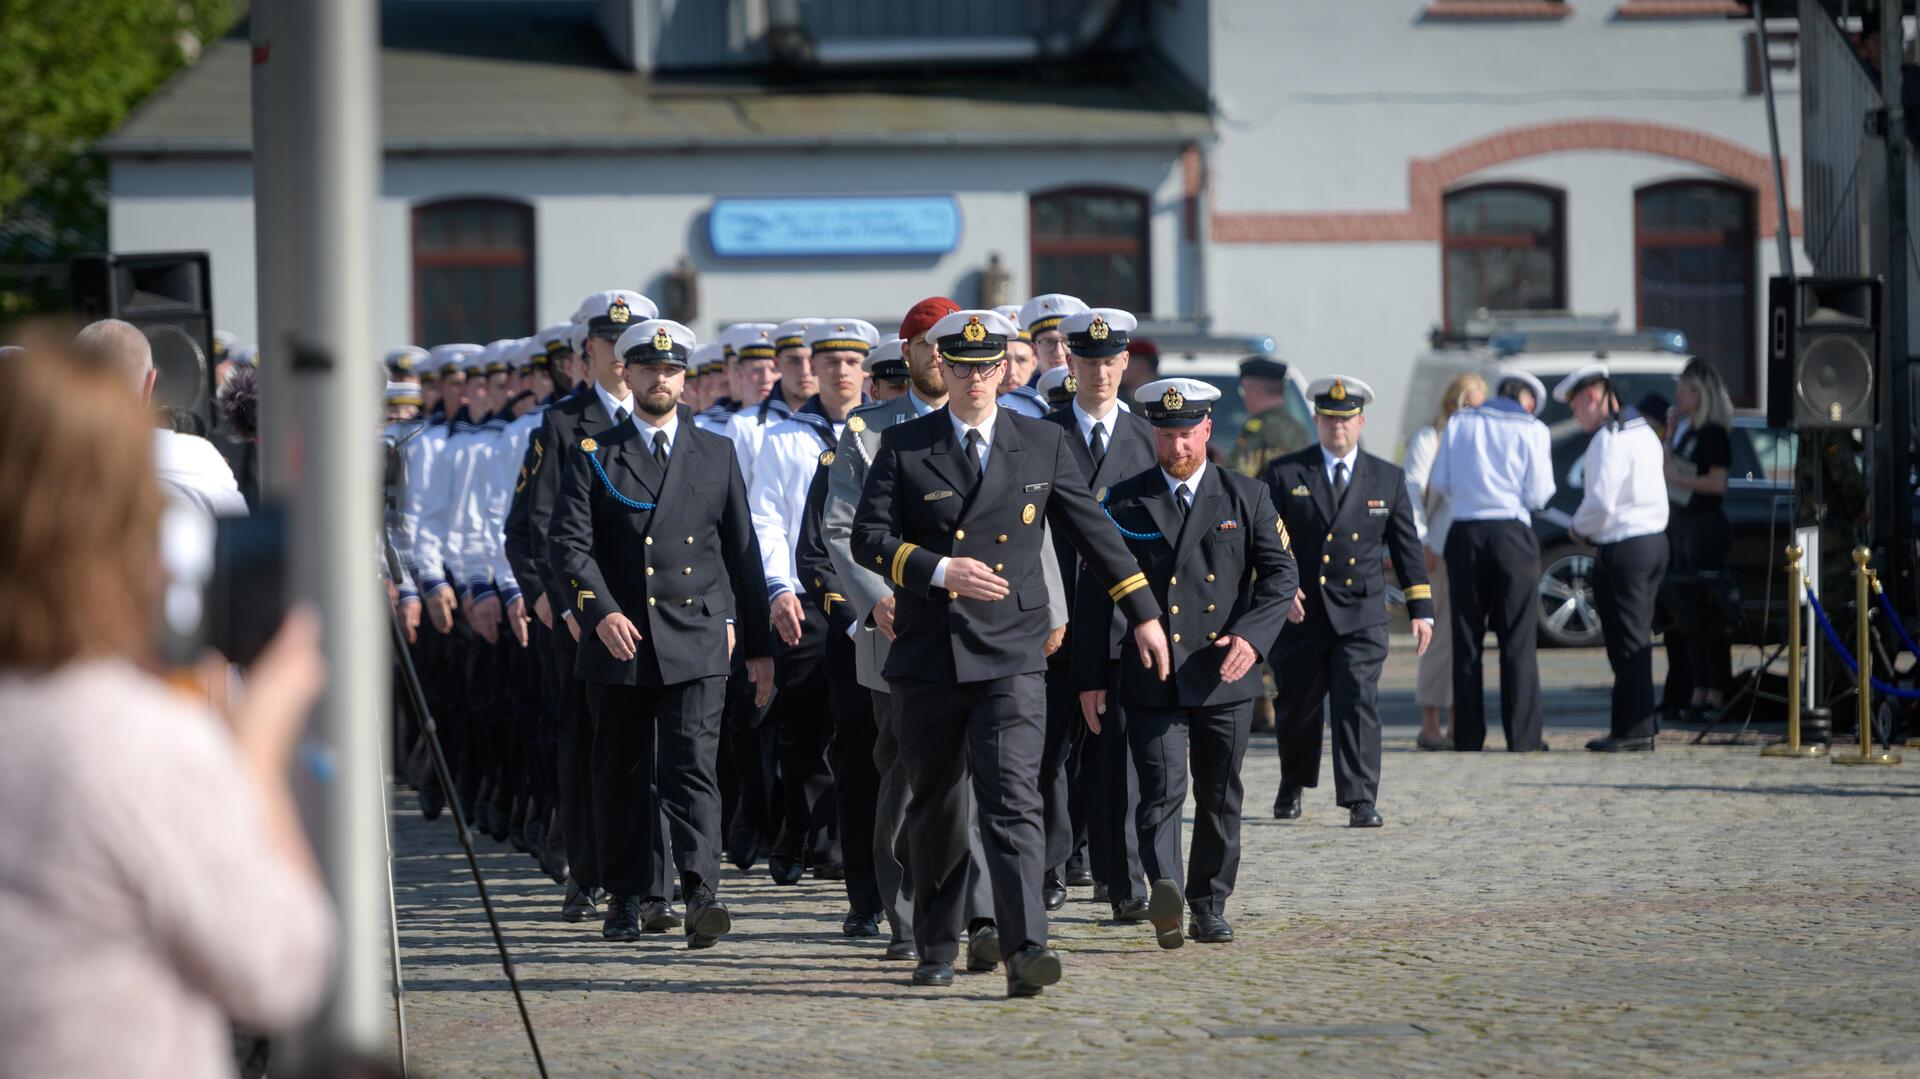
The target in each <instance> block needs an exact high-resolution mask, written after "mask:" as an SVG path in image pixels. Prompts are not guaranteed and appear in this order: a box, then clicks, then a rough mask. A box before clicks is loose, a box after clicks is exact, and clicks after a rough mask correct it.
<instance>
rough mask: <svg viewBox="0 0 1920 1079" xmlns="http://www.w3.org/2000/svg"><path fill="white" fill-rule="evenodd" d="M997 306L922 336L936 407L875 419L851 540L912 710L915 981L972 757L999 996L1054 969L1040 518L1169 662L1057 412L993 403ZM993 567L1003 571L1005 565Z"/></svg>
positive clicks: (1155, 654) (951, 942)
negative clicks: (943, 395) (1020, 410)
mask: <svg viewBox="0 0 1920 1079" xmlns="http://www.w3.org/2000/svg"><path fill="white" fill-rule="evenodd" d="M1018 332H1019V331H1018V330H1017V329H1016V328H1015V327H1014V325H1013V324H1012V323H1011V322H1009V321H1008V320H1007V319H1006V318H1005V317H1003V316H1001V315H999V314H996V313H995V312H992V311H977V310H976V311H956V312H954V313H953V314H950V315H947V316H946V317H945V318H942V319H941V320H940V321H939V322H938V323H936V324H935V325H934V327H933V329H932V330H930V331H928V335H929V336H930V337H932V338H933V340H934V343H935V345H936V346H937V347H938V349H939V351H940V355H941V359H942V360H943V361H944V364H945V371H944V373H945V375H946V377H947V379H948V380H949V381H948V384H949V386H950V387H951V392H950V393H949V395H948V399H947V407H946V408H945V409H944V410H941V411H938V412H934V413H932V414H929V415H927V416H923V417H921V418H919V419H915V420H909V421H907V422H906V423H903V424H899V425H897V426H894V427H891V428H889V429H887V431H886V432H884V433H883V434H882V435H881V438H880V450H879V453H878V454H877V455H876V458H875V460H874V462H873V467H872V470H871V471H870V472H869V473H868V475H867V481H866V487H865V489H864V491H863V492H862V493H861V496H860V503H859V507H858V509H857V510H856V512H855V514H854V526H853V537H852V545H851V546H852V551H853V555H854V557H855V559H856V560H857V561H859V562H861V563H862V564H866V565H871V566H875V567H879V568H884V569H885V570H886V572H887V575H888V578H889V579H890V580H892V582H893V584H894V597H895V604H896V606H895V612H894V623H893V624H894V631H895V637H894V643H893V648H892V650H891V652H890V654H889V655H888V657H887V666H886V675H887V677H888V679H889V681H890V682H891V683H892V685H893V688H894V692H895V693H896V694H898V695H899V696H900V697H901V703H900V707H901V709H902V712H903V713H904V714H905V715H908V716H911V717H912V720H913V722H912V726H911V728H910V729H909V730H907V731H906V732H905V733H906V737H905V738H904V739H903V741H902V743H901V747H900V750H901V755H902V756H903V758H904V759H905V760H906V762H907V773H908V778H909V782H910V785H911V788H912V795H911V798H910V800H909V803H908V808H907V818H908V828H909V829H910V833H911V834H910V847H911V855H912V860H913V881H914V938H915V946H916V947H917V949H918V951H919V956H920V965H919V967H918V968H917V969H916V970H915V971H914V982H915V984H918V985H950V984H952V981H953V962H954V959H955V958H956V956H957V954H958V942H959V938H960V929H961V919H962V898H963V897H962V891H963V883H964V881H965V863H966V860H967V841H966V836H967V821H966V799H965V797H964V796H963V793H962V791H963V789H964V787H965V785H966V780H967V775H968V766H971V769H972V775H973V786H974V790H975V792H976V794H977V796H978V798H979V800H980V813H981V817H982V826H981V833H982V839H983V840H984V841H985V844H986V855H987V866H988V872H989V875H990V877H991V879H992V882H993V896H994V911H995V915H996V918H995V920H996V922H997V923H998V926H999V934H1000V945H1001V948H1002V950H1003V953H1004V955H1005V961H1006V967H1007V993H1008V995H1009V996H1016V997H1021V996H1032V995H1035V994H1037V993H1039V992H1040V991H1041V989H1042V988H1043V987H1045V986H1048V985H1051V984H1053V983H1054V982H1056V981H1058V980H1059V978H1060V958H1059V956H1058V955H1057V954H1055V953H1054V951H1053V950H1052V949H1051V948H1049V947H1048V946H1047V915H1046V909H1045V907H1044V905H1043V904H1042V901H1041V897H1040V888H1041V879H1042V877H1043V875H1044V873H1045V869H1046V866H1045V860H1046V842H1045V833H1044V830H1043V828H1042V824H1041V800H1040V791H1039V782H1038V781H1039V773H1040V756H1041V753H1042V750H1043V748H1044V744H1045V741H1046V687H1045V683H1044V680H1043V678H1042V672H1043V671H1044V670H1045V666H1046V661H1045V659H1044V652H1043V648H1042V645H1043V643H1044V641H1045V638H1046V637H1047V636H1048V635H1049V627H1048V625H1047V622H1048V618H1047V617H1046V614H1045V610H1046V607H1047V591H1046V584H1045V580H1044V578H1043V577H1042V575H1041V573H1040V563H1041V554H1042V551H1043V548H1044V544H1045V543H1046V537H1045V534H1044V533H1043V532H1042V530H1041V529H1040V528H1038V527H1036V525H1037V524H1038V522H1039V521H1040V520H1041V519H1042V518H1045V519H1046V520H1047V521H1049V522H1050V523H1051V524H1052V525H1053V526H1054V527H1055V528H1057V529H1059V530H1060V531H1062V532H1064V533H1066V534H1067V536H1068V537H1069V538H1070V539H1071V541H1072V542H1073V545H1074V547H1075V549H1076V550H1078V551H1079V553H1080V554H1081V556H1082V557H1083V558H1084V560H1085V561H1086V563H1087V566H1088V569H1087V573H1088V574H1090V575H1091V576H1092V578H1093V579H1094V580H1095V581H1097V582H1098V584H1099V587H1102V588H1105V589H1107V591H1108V594H1109V596H1110V597H1111V598H1112V599H1113V601H1114V602H1115V603H1116V604H1118V605H1119V606H1120V609H1121V610H1122V611H1123V612H1124V613H1125V616H1126V618H1127V620H1128V621H1129V622H1130V623H1131V624H1133V626H1134V634H1135V640H1136V643H1137V645H1138V647H1139V650H1140V655H1141V656H1142V657H1143V659H1144V662H1146V663H1148V664H1149V665H1150V666H1151V667H1152V669H1153V670H1154V671H1155V672H1156V673H1157V674H1160V675H1162V676H1164V675H1165V673H1166V671H1167V643H1166V635H1165V633H1164V631H1163V630H1162V629H1161V626H1160V623H1159V615H1160V608H1159V605H1158V604H1157V603H1156V602H1155V601H1154V600H1153V598H1152V594H1151V592H1149V591H1148V590H1147V582H1146V577H1145V575H1143V574H1142V573H1140V572H1139V568H1138V567H1137V566H1136V565H1135V564H1134V562H1133V559H1132V558H1131V556H1129V555H1128V553H1127V550H1126V547H1125V545H1124V544H1123V543H1122V542H1121V540H1120V537H1119V535H1118V534H1117V533H1116V532H1115V531H1114V530H1113V527H1112V525H1111V523H1110V522H1108V521H1107V520H1106V517H1105V515H1104V514H1102V513H1101V512H1100V508H1099V506H1098V505H1096V504H1095V503H1094V501H1093V497H1092V495H1091V494H1090V493H1088V491H1087V489H1086V476H1085V475H1084V474H1083V473H1082V472H1081V471H1080V468H1079V465H1078V463H1077V461H1076V460H1075V458H1074V457H1073V451H1072V450H1071V449H1069V448H1068V446H1067V435H1066V432H1064V431H1062V430H1061V429H1060V428H1059V427H1058V426H1055V425H1053V424H1048V423H1044V422H1041V421H1037V420H1028V419H1026V418H1025V417H1022V416H1017V415H1014V414H1012V413H1010V412H1006V411H1004V410H1001V409H999V408H998V407H997V406H996V405H995V403H994V398H995V396H996V395H995V392H994V391H995V389H996V388H997V386H998V384H999V381H1000V376H1001V372H1000V366H1001V364H1003V363H1004V362H1005V359H1006V343H1007V340H1008V339H1009V338H1011V337H1014V336H1016V335H1017V334H1018ZM1003 574H1005V576H1002V575H1003Z"/></svg>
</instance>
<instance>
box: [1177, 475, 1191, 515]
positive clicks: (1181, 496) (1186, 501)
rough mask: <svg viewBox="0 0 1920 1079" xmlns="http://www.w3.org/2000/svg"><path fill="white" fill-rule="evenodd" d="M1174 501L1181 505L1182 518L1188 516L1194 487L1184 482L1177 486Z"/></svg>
mask: <svg viewBox="0 0 1920 1079" xmlns="http://www.w3.org/2000/svg"><path fill="white" fill-rule="evenodd" d="M1173 502H1174V505H1177V506H1179V507H1180V516H1181V517H1182V518H1184V517H1186V515H1187V508H1188V507H1189V506H1191V505H1192V503H1193V488H1191V487H1188V486H1187V485H1186V484H1184V483H1183V484H1181V485H1180V486H1178V487H1175V488H1174V489H1173Z"/></svg>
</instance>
